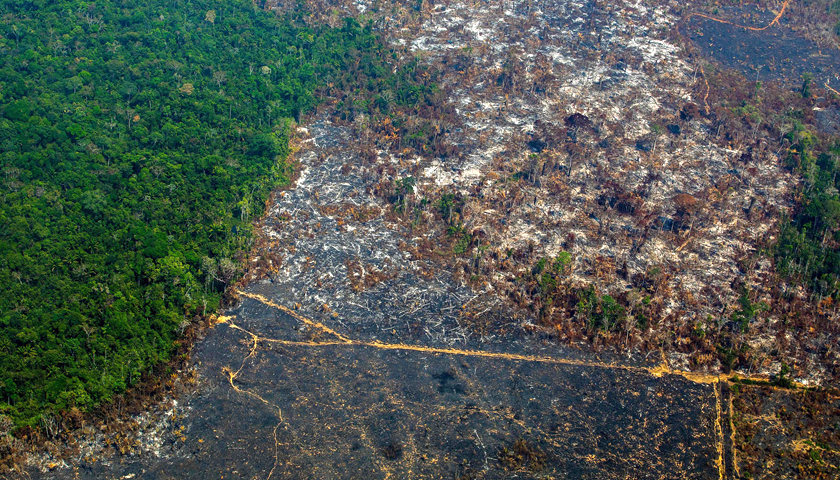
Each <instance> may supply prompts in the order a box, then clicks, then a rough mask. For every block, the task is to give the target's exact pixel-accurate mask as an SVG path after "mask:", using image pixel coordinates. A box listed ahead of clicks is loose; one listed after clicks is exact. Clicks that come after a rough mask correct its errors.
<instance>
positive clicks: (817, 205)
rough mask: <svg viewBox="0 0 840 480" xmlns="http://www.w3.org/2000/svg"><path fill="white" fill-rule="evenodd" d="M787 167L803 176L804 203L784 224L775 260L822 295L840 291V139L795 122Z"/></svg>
mask: <svg viewBox="0 0 840 480" xmlns="http://www.w3.org/2000/svg"><path fill="white" fill-rule="evenodd" d="M786 138H787V140H788V141H789V143H790V145H791V146H790V149H789V151H788V155H787V164H788V166H789V167H790V168H791V169H793V170H795V171H797V172H798V173H800V174H801V175H802V177H803V180H804V181H803V186H802V191H801V193H800V202H799V203H800V204H799V205H798V207H797V209H796V210H795V214H794V215H793V217H792V218H785V219H783V222H782V228H781V233H780V235H779V241H778V244H777V247H776V258H777V260H778V262H779V268H780V270H781V272H782V273H784V274H786V275H787V276H789V277H793V278H795V279H800V280H801V281H802V282H803V283H804V284H805V285H807V286H808V287H810V289H811V290H812V292H814V293H815V294H817V295H818V296H819V297H820V298H822V297H827V296H831V297H834V296H837V295H838V293H840V248H838V245H840V193H838V192H840V190H838V189H840V176H838V173H840V165H838V162H837V160H838V159H840V140H837V139H836V138H835V139H828V140H823V141H822V142H819V140H818V138H817V136H816V135H814V133H813V132H812V131H810V130H809V129H808V128H807V127H806V126H805V125H803V124H802V122H800V121H798V120H794V122H793V128H792V130H791V131H790V132H788V133H787V135H786Z"/></svg>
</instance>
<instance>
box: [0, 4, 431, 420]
mask: <svg viewBox="0 0 840 480" xmlns="http://www.w3.org/2000/svg"><path fill="white" fill-rule="evenodd" d="M301 15H302V13H301V12H297V13H293V14H289V15H287V16H285V17H280V16H278V15H275V14H273V13H270V12H265V11H262V10H260V9H258V8H256V7H255V6H254V5H253V4H252V3H251V2H250V1H248V0H228V1H226V2H217V1H211V0H190V1H185V0H168V1H164V0H148V1H146V2H139V3H138V2H129V1H127V0H105V1H98V2H86V1H74V0H71V1H66V0H62V1H51V2H48V1H44V0H32V1H24V0H10V1H6V2H2V4H0V168H2V172H0V182H2V186H1V187H0V198H2V201H0V225H2V228H0V414H5V415H8V416H10V417H12V418H13V419H14V421H15V422H16V424H17V425H18V426H23V425H34V424H36V423H37V422H38V419H39V418H40V416H41V415H42V414H43V413H44V412H55V411H60V410H63V409H67V408H71V407H77V408H80V409H87V408H90V407H93V406H96V405H98V404H100V403H101V402H104V401H108V400H109V399H110V398H111V397H112V396H113V395H114V394H116V393H118V392H121V391H123V390H124V389H125V388H126V387H127V386H128V385H131V384H132V383H133V382H135V381H136V380H137V379H138V378H139V377H140V375H141V374H142V373H143V372H146V371H148V370H149V368H150V367H151V366H153V365H155V364H158V363H160V362H163V361H166V360H167V359H168V358H169V356H170V355H171V354H172V352H173V346H174V345H175V342H176V341H177V338H178V335H179V333H180V331H181V330H182V329H183V328H184V326H185V325H187V324H188V323H189V321H190V320H191V319H192V318H194V317H195V316H196V315H197V314H203V313H205V312H208V313H209V312H211V311H212V310H213V308H216V307H217V305H218V303H219V299H220V295H221V292H222V291H223V288H224V286H225V284H226V282H230V281H231V280H232V279H233V278H234V277H235V275H236V268H237V267H236V265H237V258H238V254H237V252H241V251H243V250H244V249H247V246H248V244H249V243H248V242H249V239H250V223H249V219H251V218H252V217H253V216H254V215H258V214H259V213H260V212H261V211H262V209H263V207H264V204H265V201H266V199H267V196H268V193H269V192H270V190H271V189H272V188H274V187H276V186H278V185H280V184H282V183H284V182H286V181H288V178H289V175H290V164H289V162H288V161H287V160H286V157H287V154H288V151H289V146H288V142H289V136H290V134H291V131H292V130H291V129H292V126H293V124H294V122H295V121H296V120H298V119H300V116H301V115H302V114H303V113H305V112H307V111H309V110H311V109H312V108H313V107H314V106H315V105H316V104H317V103H318V92H319V91H323V89H324V88H326V87H325V86H326V85H329V86H330V88H331V89H334V88H341V89H344V90H345V91H348V92H351V95H348V98H362V96H360V94H358V92H363V93H364V92H367V97H365V98H368V99H369V100H367V101H359V102H357V103H356V104H354V105H353V106H352V108H350V107H347V106H346V105H341V104H340V105H339V108H340V109H342V111H343V112H344V114H343V115H344V116H345V117H346V116H347V115H348V114H349V115H352V113H353V111H367V112H374V111H375V112H374V113H377V114H382V115H386V114H387V112H388V109H389V108H390V104H389V101H388V100H387V99H388V98H395V99H396V101H395V103H398V104H403V105H410V104H412V103H414V104H416V103H418V102H421V101H422V99H423V98H424V96H426V95H429V94H430V88H431V87H429V86H422V85H419V84H418V82H415V81H413V80H412V78H411V74H409V73H407V72H409V70H408V69H399V68H396V67H394V66H393V65H391V64H392V63H394V64H395V62H394V60H395V58H396V55H395V54H393V53H392V52H389V51H387V50H386V49H384V48H383V46H382V44H381V42H380V41H379V39H378V38H377V36H376V35H375V34H374V33H373V32H372V30H371V28H370V26H369V25H361V24H359V23H358V22H357V21H356V20H354V19H346V20H345V21H344V23H343V24H342V25H341V26H340V27H339V28H328V27H325V26H324V27H318V26H316V27H313V26H306V25H305V24H304V22H302V21H301ZM411 71H412V72H413V70H411ZM386 90H387V91H390V93H389V94H388V95H386V96H384V97H383V96H376V95H373V93H372V92H384V91H386ZM348 112H349V113H348Z"/></svg>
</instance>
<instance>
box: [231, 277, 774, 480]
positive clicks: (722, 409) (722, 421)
mask: <svg viewBox="0 0 840 480" xmlns="http://www.w3.org/2000/svg"><path fill="white" fill-rule="evenodd" d="M237 294H239V295H241V296H243V297H246V298H250V299H252V300H256V301H258V302H260V303H262V304H264V305H266V306H268V307H271V308H275V309H277V310H280V311H282V312H284V313H286V314H288V315H290V316H292V317H293V318H295V319H296V320H298V321H300V322H301V323H303V324H305V325H308V326H310V327H313V328H315V329H317V330H319V331H321V332H323V333H325V334H327V335H330V336H332V337H333V338H334V340H326V341H293V340H283V339H274V338H266V337H262V336H259V335H257V334H255V333H253V332H251V331H249V330H247V329H245V328H243V327H241V326H239V325H237V324H236V323H234V318H233V317H219V318H218V320H217V323H219V324H221V323H224V324H227V325H228V326H229V327H230V328H233V329H235V330H238V331H241V332H243V333H245V334H246V335H248V336H249V337H250V338H251V340H252V342H253V343H252V347H251V349H250V351H249V353H248V355H247V356H246V357H245V358H244V359H243V360H242V364H241V366H240V368H239V369H238V370H237V371H235V372H233V371H231V370H230V369H226V370H225V372H224V373H225V374H226V375H227V376H228V380H229V383H230V386H231V388H233V390H234V391H236V392H238V393H241V394H244V395H248V396H250V397H253V398H255V399H257V400H258V401H260V402H262V403H264V404H265V405H268V406H270V407H272V408H275V409H276V410H277V415H278V418H279V422H280V423H278V425H277V426H276V427H275V428H274V435H275V448H277V440H276V438H277V429H278V428H279V427H280V425H281V424H282V422H283V416H282V410H281V408H280V407H279V406H278V405H276V404H274V403H272V402H270V401H268V400H266V399H265V398H263V397H262V396H260V395H259V394H257V393H254V392H251V391H249V390H247V389H244V388H241V387H239V386H237V385H236V378H237V377H238V375H239V374H240V372H241V371H242V369H243V367H244V365H245V363H246V362H247V361H248V359H250V358H253V356H254V355H255V353H256V351H257V348H258V345H259V344H260V343H266V344H279V345H285V346H293V347H325V346H348V347H361V348H374V349H379V350H399V351H407V352H422V353H430V354H435V355H451V356H463V357H479V358H489V359H499V360H507V361H515V362H533V363H542V364H554V365H568V366H579V367H590V368H604V369H613V370H623V371H628V372H633V373H638V374H644V375H650V376H653V377H657V378H659V377H662V376H664V375H677V376H680V377H683V378H685V379H687V380H689V381H691V382H694V383H698V384H704V385H711V386H712V389H713V392H714V396H715V419H714V436H715V440H716V445H715V448H716V451H717V458H716V459H715V465H716V467H717V470H718V474H719V478H720V479H721V480H724V479H729V478H739V475H738V466H737V460H736V453H735V445H734V437H735V432H734V426H733V424H732V400H731V393H730V392H729V387H728V381H730V380H732V379H733V378H734V377H735V375H734V374H728V375H712V374H705V373H695V372H687V371H680V370H672V369H671V368H670V367H669V366H668V365H667V363H666V362H664V361H663V363H662V364H661V365H660V366H657V367H645V366H634V365H622V364H618V363H607V362H598V361H586V360H578V359H568V358H558V357H552V356H546V355H523V354H515V353H505V352H490V351H482V350H469V349H458V348H442V347H432V346H424V345H412V344H405V343H386V342H380V341H362V340H356V339H352V338H349V337H347V336H345V335H342V334H340V333H338V332H336V331H335V330H333V329H331V328H329V327H327V326H326V325H324V324H323V323H321V322H318V321H315V320H312V319H310V318H308V317H306V316H304V315H301V314H299V313H298V312H296V311H294V310H292V309H290V308H288V307H285V306H283V305H280V304H278V303H276V302H273V301H271V300H269V299H267V298H266V297H264V296H262V295H258V294H255V293H249V292H245V291H241V290H239V291H237ZM751 380H766V378H760V379H758V378H754V379H751ZM276 466H277V462H276V461H275V465H274V468H272V471H271V472H269V476H268V477H267V480H268V479H270V478H271V476H272V474H273V472H274V469H275V468H276Z"/></svg>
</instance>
